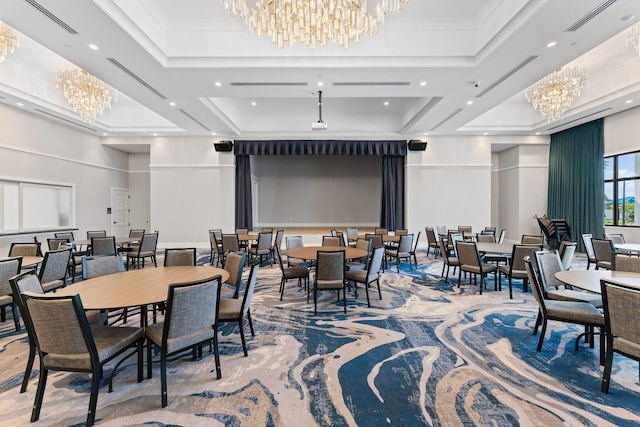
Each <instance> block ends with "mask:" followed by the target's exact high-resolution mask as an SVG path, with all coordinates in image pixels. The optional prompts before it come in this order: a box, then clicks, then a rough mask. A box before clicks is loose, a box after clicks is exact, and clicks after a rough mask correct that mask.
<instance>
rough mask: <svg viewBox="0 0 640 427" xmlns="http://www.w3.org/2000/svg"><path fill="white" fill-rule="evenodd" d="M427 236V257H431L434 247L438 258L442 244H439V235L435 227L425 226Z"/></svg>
mask: <svg viewBox="0 0 640 427" xmlns="http://www.w3.org/2000/svg"><path fill="white" fill-rule="evenodd" d="M424 233H425V236H427V257H429V251H430V250H431V249H433V257H434V258H438V252H439V251H440V245H439V244H438V237H437V236H436V232H435V231H434V229H433V227H425V228H424Z"/></svg>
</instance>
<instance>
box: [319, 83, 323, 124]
mask: <svg viewBox="0 0 640 427" xmlns="http://www.w3.org/2000/svg"><path fill="white" fill-rule="evenodd" d="M318 123H322V91H321V90H320V91H318Z"/></svg>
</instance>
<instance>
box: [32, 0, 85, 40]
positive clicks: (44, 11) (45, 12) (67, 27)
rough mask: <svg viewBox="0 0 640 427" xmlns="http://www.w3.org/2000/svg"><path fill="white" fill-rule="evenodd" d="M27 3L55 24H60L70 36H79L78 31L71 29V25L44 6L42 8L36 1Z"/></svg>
mask: <svg viewBox="0 0 640 427" xmlns="http://www.w3.org/2000/svg"><path fill="white" fill-rule="evenodd" d="M25 1H26V2H27V3H29V4H30V5H31V6H33V7H35V8H36V9H38V11H39V12H40V13H42V14H43V15H44V16H46V17H47V18H49V19H51V20H52V21H53V22H55V23H56V24H58V25H59V26H60V27H62V28H64V30H65V31H67V32H68V33H69V34H78V32H77V31H76V30H74V29H73V28H71V26H70V25H68V24H67V23H66V22H64V21H63V20H62V19H60V18H58V17H57V16H56V15H54V14H53V13H51V12H49V11H48V10H47V9H46V8H45V7H44V6H42V5H41V4H40V3H38V2H37V1H35V0H25Z"/></svg>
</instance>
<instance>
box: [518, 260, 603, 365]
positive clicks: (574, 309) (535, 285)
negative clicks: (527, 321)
mask: <svg viewBox="0 0 640 427" xmlns="http://www.w3.org/2000/svg"><path fill="white" fill-rule="evenodd" d="M525 270H526V272H527V275H528V277H529V282H530V283H531V288H532V290H533V295H534V297H535V299H536V301H537V302H538V308H539V316H540V318H541V323H542V330H541V332H540V339H539V340H538V346H537V347H536V351H540V350H542V343H543V342H544V336H545V333H546V331H547V322H548V321H549V320H557V321H560V322H566V323H573V324H578V325H584V326H585V327H586V329H587V331H586V332H585V334H589V333H590V332H588V331H592V329H593V328H595V327H597V328H599V329H600V332H601V333H600V361H601V363H603V361H604V349H605V346H604V333H603V332H604V316H603V315H602V313H601V312H600V311H599V310H598V309H597V308H595V307H594V306H593V304H589V303H588V302H577V301H558V300H550V299H547V298H545V297H544V291H543V289H542V286H541V285H540V283H539V282H538V279H537V277H536V276H535V274H534V273H533V268H532V267H531V260H530V259H529V260H525ZM536 322H537V321H536ZM536 332H537V330H534V334H535V333H536ZM585 334H580V335H578V337H577V338H576V344H575V350H576V351H578V344H579V342H580V338H581V337H582V336H583V335H585ZM590 343H591V347H593V334H592V333H591V339H590Z"/></svg>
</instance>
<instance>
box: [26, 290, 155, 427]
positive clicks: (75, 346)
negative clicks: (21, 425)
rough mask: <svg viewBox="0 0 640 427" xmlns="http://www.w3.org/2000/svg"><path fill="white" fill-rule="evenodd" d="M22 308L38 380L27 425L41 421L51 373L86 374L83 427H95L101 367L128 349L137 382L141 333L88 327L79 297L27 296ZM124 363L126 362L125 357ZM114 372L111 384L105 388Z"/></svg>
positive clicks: (138, 331) (139, 374)
mask: <svg viewBox="0 0 640 427" xmlns="http://www.w3.org/2000/svg"><path fill="white" fill-rule="evenodd" d="M22 295H23V296H24V297H26V301H25V306H26V313H28V319H29V321H27V322H25V324H28V325H29V326H27V331H28V333H29V339H30V340H33V341H34V342H35V343H36V347H37V349H38V353H39V356H40V357H39V359H40V379H39V381H38V390H37V391H36V398H35V402H34V404H33V411H32V412H31V422H35V421H37V420H38V419H39V417H40V409H41V407H42V401H43V397H44V391H45V387H46V384H47V377H48V373H49V371H71V372H88V373H90V374H91V394H90V397H89V409H88V411H87V426H91V425H93V424H94V421H95V416H96V404H97V400H98V389H99V387H100V377H101V373H102V368H103V366H104V365H105V364H106V363H107V362H109V361H110V360H112V359H114V358H115V357H117V356H119V355H121V354H122V353H124V352H126V351H127V350H129V349H134V351H133V352H132V353H131V354H132V355H133V354H136V353H137V355H138V382H141V381H142V363H143V361H142V343H143V340H144V332H143V329H142V328H140V327H114V326H95V327H93V328H91V327H89V322H88V320H87V317H86V315H85V313H84V310H83V309H82V302H81V301H80V296H79V295H73V296H62V297H60V296H44V295H37V294H31V293H25V294H22ZM127 357H128V356H127ZM114 373H115V370H114V371H113V372H112V373H111V376H110V378H109V386H110V387H109V388H110V390H111V387H112V386H111V384H112V379H113V375H114Z"/></svg>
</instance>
